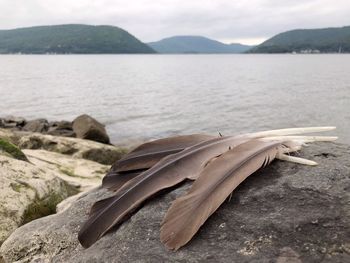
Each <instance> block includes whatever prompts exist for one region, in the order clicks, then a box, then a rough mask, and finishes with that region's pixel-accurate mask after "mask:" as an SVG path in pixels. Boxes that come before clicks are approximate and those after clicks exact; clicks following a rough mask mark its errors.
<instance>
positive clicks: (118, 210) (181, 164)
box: [78, 136, 250, 247]
mask: <svg viewBox="0 0 350 263" xmlns="http://www.w3.org/2000/svg"><path fill="white" fill-rule="evenodd" d="M247 140H250V139H249V138H245V137H244V136H243V137H242V136H237V137H219V138H214V139H210V140H207V141H204V142H202V143H199V144H196V145H194V146H192V147H189V148H186V149H185V150H183V151H181V152H179V153H176V154H172V155H169V156H167V157H165V158H163V159H162V160H161V161H159V162H158V163H157V164H156V165H154V166H153V167H152V168H150V169H149V170H147V171H145V172H143V173H142V174H140V175H139V176H137V177H135V178H133V179H132V180H130V181H129V182H128V183H126V184H125V185H124V186H122V187H121V188H120V189H119V190H118V191H117V192H116V196H115V197H112V198H109V200H108V201H106V202H104V203H103V208H101V207H99V209H98V211H99V212H98V213H93V215H92V216H90V217H89V219H88V220H87V221H86V222H85V224H84V225H83V227H82V228H81V230H80V231H79V235H78V239H79V241H80V243H81V244H82V245H83V246H84V247H89V246H91V245H92V244H93V243H95V242H96V241H97V240H98V239H99V238H100V237H101V236H103V235H104V234H105V233H106V232H107V231H108V230H109V229H111V228H112V227H113V226H114V225H116V224H118V223H119V222H120V221H121V220H122V219H123V218H124V217H125V216H126V215H127V214H128V213H130V212H131V211H133V210H134V209H136V208H137V207H138V206H140V205H141V204H142V203H143V202H144V201H145V200H146V199H147V198H149V197H151V196H153V195H154V194H156V193H157V192H159V191H161V190H163V189H165V188H169V187H172V186H174V185H176V184H178V183H180V182H182V181H184V180H185V179H186V178H188V179H192V180H193V179H196V178H197V177H198V174H199V173H200V172H201V170H202V169H203V168H204V167H205V165H206V164H207V163H208V161H210V160H211V159H212V158H214V157H216V156H218V155H220V154H222V153H224V152H226V151H227V150H228V148H229V147H231V148H234V147H236V146H237V145H239V144H241V143H244V142H246V141H247ZM120 193H121V194H120Z"/></svg>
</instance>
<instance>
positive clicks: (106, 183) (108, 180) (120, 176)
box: [102, 169, 145, 191]
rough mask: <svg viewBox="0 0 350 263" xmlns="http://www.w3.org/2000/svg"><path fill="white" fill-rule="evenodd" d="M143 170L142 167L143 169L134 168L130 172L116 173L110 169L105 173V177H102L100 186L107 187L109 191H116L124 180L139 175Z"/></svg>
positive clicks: (126, 180)
mask: <svg viewBox="0 0 350 263" xmlns="http://www.w3.org/2000/svg"><path fill="white" fill-rule="evenodd" d="M144 171H145V170H144V169H143V170H135V171H130V172H121V173H118V172H115V171H112V170H111V171H109V172H108V173H107V174H106V175H105V177H103V179H102V187H103V188H107V189H108V190H110V191H117V190H118V189H119V188H120V187H122V186H123V185H124V184H125V183H126V182H128V181H130V180H131V179H133V178H135V177H136V176H138V175H140V174H141V173H143V172H144Z"/></svg>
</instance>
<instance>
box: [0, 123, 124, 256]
mask: <svg viewBox="0 0 350 263" xmlns="http://www.w3.org/2000/svg"><path fill="white" fill-rule="evenodd" d="M0 126H1V127H2V128H1V127H0V245H1V244H2V243H3V242H4V241H5V240H6V238H7V237H8V236H9V235H10V234H11V233H12V232H13V231H14V230H15V229H16V228H18V227H19V226H21V225H23V224H26V223H29V222H30V221H32V220H34V219H37V218H40V217H43V216H47V215H49V214H53V213H56V212H57V211H56V206H57V205H58V204H59V203H61V202H62V201H63V200H65V199H66V198H68V197H72V198H71V199H76V198H77V197H75V195H77V194H78V193H83V192H86V191H88V190H90V189H92V188H94V187H96V186H98V185H100V183H101V180H102V177H103V176H104V175H105V174H106V172H107V171H108V170H109V168H110V164H112V163H114V162H115V161H116V160H118V159H120V158H121V157H122V156H123V154H125V152H126V149H124V148H120V147H116V146H114V145H110V144H103V143H100V142H95V141H93V140H85V139H79V138H71V137H62V136H54V135H49V134H47V133H52V132H54V131H58V130H59V131H60V132H59V133H61V132H62V131H64V130H66V131H69V129H70V127H72V124H71V123H70V122H64V121H61V122H54V123H51V124H50V123H49V122H47V121H46V120H45V119H40V120H35V121H26V120H25V119H24V118H15V117H11V118H7V119H6V118H5V119H4V118H3V119H0ZM4 126H6V128H3V127H4ZM18 127H20V128H18ZM52 127H54V128H52ZM56 128H57V129H56ZM50 129H51V130H50ZM26 130H27V131H26ZM28 130H33V131H38V132H31V131H28ZM39 132H40V133H39ZM60 135H61V134H60ZM0 262H2V260H1V253H0Z"/></svg>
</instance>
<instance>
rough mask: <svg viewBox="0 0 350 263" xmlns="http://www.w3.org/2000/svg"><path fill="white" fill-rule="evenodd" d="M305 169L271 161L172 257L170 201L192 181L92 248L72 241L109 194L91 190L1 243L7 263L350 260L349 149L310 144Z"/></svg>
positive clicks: (0, 250)
mask: <svg viewBox="0 0 350 263" xmlns="http://www.w3.org/2000/svg"><path fill="white" fill-rule="evenodd" d="M301 155H302V156H303V157H305V158H311V159H313V160H315V161H317V162H318V163H319V165H318V166H316V167H308V166H303V165H298V164H293V163H286V162H281V161H275V162H274V163H272V164H271V165H269V166H268V167H266V168H265V169H263V170H261V171H259V172H257V173H255V174H254V175H252V176H250V177H249V178H248V179H247V180H246V181H245V182H244V183H243V184H242V185H240V186H239V188H238V189H237V191H235V192H234V194H233V196H232V198H231V200H230V201H227V202H225V203H224V204H223V205H222V206H221V207H220V208H219V209H218V210H217V211H216V212H215V213H214V214H213V215H212V216H211V217H210V218H209V220H208V221H207V222H206V223H205V224H204V225H203V227H202V228H201V229H200V231H199V232H198V233H197V235H196V236H195V237H194V239H193V240H191V241H190V243H188V244H187V245H186V246H184V247H183V248H181V249H180V250H179V251H177V252H171V251H168V250H167V249H166V248H165V247H164V246H163V245H162V244H161V242H160V240H159V228H160V223H161V221H162V218H163V216H164V214H165V212H166V210H167V209H168V208H169V206H170V203H171V202H172V201H173V200H174V199H175V198H176V197H177V196H179V195H182V194H183V193H185V192H186V191H187V189H188V187H189V185H190V183H185V184H183V185H181V186H180V187H179V188H178V189H175V190H173V191H171V190H169V191H168V192H167V193H165V194H162V195H160V196H158V197H155V198H153V199H151V200H150V201H148V202H147V203H146V204H145V205H144V206H143V207H142V208H141V209H139V210H138V211H137V212H136V213H134V214H133V215H132V216H131V218H129V219H128V220H126V221H125V222H124V223H123V224H121V225H120V226H119V227H115V228H114V229H113V230H112V231H110V232H109V233H108V234H106V235H105V236H104V237H102V238H101V239H100V240H99V241H98V242H96V243H95V244H94V245H93V246H92V247H90V248H88V249H83V248H82V247H81V245H80V244H79V243H78V240H77V233H78V231H79V229H80V226H81V224H82V223H83V222H84V220H85V219H86V218H87V214H88V213H89V210H90V208H91V205H92V204H93V203H94V202H95V201H97V200H101V199H102V198H105V197H108V196H110V195H111V193H108V192H107V191H106V190H104V189H101V188H96V189H93V190H91V191H89V192H87V193H84V194H81V195H80V196H79V197H78V198H73V200H70V201H68V200H67V202H66V204H65V207H67V206H68V208H66V209H65V210H64V211H63V212H61V213H58V214H55V215H51V216H48V217H44V218H40V219H38V220H34V221H32V222H30V223H28V224H26V225H24V226H22V227H20V228H18V229H17V230H15V231H14V233H13V234H12V235H11V236H10V237H9V238H8V239H7V240H6V241H5V242H4V243H3V244H2V246H1V248H0V253H2V255H3V258H4V261H5V262H14V261H16V262H19V263H24V262H33V261H36V262H278V263H282V262H315V263H316V262H339V263H340V262H349V261H350V196H349V189H350V173H349V171H350V164H349V159H350V146H347V145H342V144H315V145H312V146H310V147H308V148H305V150H303V151H302V152H301Z"/></svg>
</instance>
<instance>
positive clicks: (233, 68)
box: [0, 55, 350, 143]
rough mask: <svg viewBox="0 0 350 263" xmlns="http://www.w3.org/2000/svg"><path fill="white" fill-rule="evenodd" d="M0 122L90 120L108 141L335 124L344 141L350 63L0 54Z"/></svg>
mask: <svg viewBox="0 0 350 263" xmlns="http://www.w3.org/2000/svg"><path fill="white" fill-rule="evenodd" d="M0 94H1V100H0V116H6V115H17V116H24V117H27V118H29V119H31V118H43V117H44V118H47V119H49V120H61V119H65V120H72V119H73V118H75V117H76V116H77V115H79V114H82V113H88V114H90V115H92V116H94V117H95V118H97V119H98V120H99V121H101V122H103V123H105V124H106V127H107V130H108V133H109V134H110V136H111V138H112V141H113V142H114V143H127V142H128V141H133V140H144V139H151V138H159V137H163V136H169V135H174V134H186V133H198V132H208V133H213V134H216V133H217V132H218V131H220V132H221V133H222V134H224V135H229V134H235V133H241V132H248V131H258V130H264V129H273V128H284V127H296V126H315V125H336V126H337V127H338V129H337V131H336V132H335V133H336V134H337V135H338V136H340V140H339V141H340V142H346V143H350V133H349V130H350V55H62V56H58V55H37V56H36V55H26V56H20V55H2V56H0Z"/></svg>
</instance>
